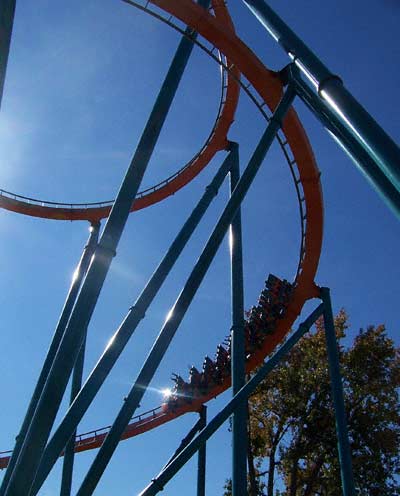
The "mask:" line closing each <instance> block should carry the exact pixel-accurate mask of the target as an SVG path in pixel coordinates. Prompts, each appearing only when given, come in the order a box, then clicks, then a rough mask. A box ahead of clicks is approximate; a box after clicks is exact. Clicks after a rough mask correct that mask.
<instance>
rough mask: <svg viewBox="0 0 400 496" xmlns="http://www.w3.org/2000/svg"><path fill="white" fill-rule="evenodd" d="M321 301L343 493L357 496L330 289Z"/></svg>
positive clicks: (325, 292)
mask: <svg viewBox="0 0 400 496" xmlns="http://www.w3.org/2000/svg"><path fill="white" fill-rule="evenodd" d="M321 299H322V301H323V305H324V324H325V335H326V347H327V351H328V364H329V373H330V376H331V387H332V398H333V405H334V407H335V422H336V433H337V440H338V452H339V462H340V474H341V478H342V491H343V496H355V494H356V492H355V488H354V479H353V468H352V462H351V451H350V443H349V434H348V430H347V418H346V409H345V405H344V394H343V384H342V377H341V374H340V365H339V353H338V343H337V340H336V332H335V324H334V320H333V312H332V303H331V297H330V291H329V289H328V288H321Z"/></svg>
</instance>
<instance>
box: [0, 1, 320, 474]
mask: <svg viewBox="0 0 400 496" xmlns="http://www.w3.org/2000/svg"><path fill="white" fill-rule="evenodd" d="M125 1H126V2H127V3H134V2H131V1H130V0H125ZM147 3H149V2H147ZM150 3H151V4H154V5H156V6H158V7H160V8H161V9H163V10H164V11H166V12H168V13H169V14H170V15H171V16H174V17H175V18H178V19H179V20H181V21H182V22H183V23H185V24H186V25H189V26H190V27H192V28H193V29H195V30H196V31H197V32H198V33H199V34H200V35H202V36H203V37H204V38H205V39H207V40H208V42H210V43H211V44H212V45H213V46H215V47H217V48H218V49H219V50H220V51H221V52H222V53H223V54H224V56H226V58H227V60H229V74H228V89H227V97H226V99H225V103H224V106H223V109H222V112H221V114H220V118H219V119H218V120H217V123H216V126H215V128H214V130H213V132H212V133H211V136H210V138H209V140H208V142H207V144H206V146H205V147H204V148H203V149H202V151H201V152H200V153H199V154H198V155H197V158H195V159H194V162H192V163H191V164H190V165H189V166H186V167H185V168H183V169H182V170H181V171H179V173H177V175H176V176H175V177H174V178H173V179H172V180H170V181H169V180H167V181H166V183H165V184H164V185H163V186H162V187H160V188H158V189H157V187H155V189H154V190H153V191H151V192H149V193H147V194H146V195H145V196H143V197H141V198H137V200H136V202H135V203H134V205H133V210H137V209H139V208H144V207H145V206H148V205H150V204H152V203H155V202H157V201H160V200H162V199H163V198H165V197H166V196H168V195H170V194H173V193H174V192H175V191H177V190H178V189H179V188H181V187H183V186H184V185H185V184H186V183H188V182H189V181H190V180H191V179H192V178H193V177H194V176H195V175H196V174H198V173H199V172H200V171H201V169H203V168H204V167H205V166H206V165H207V163H208V162H209V160H210V159H211V158H212V157H213V156H214V155H215V153H216V152H217V151H218V150H221V149H224V148H225V146H226V144H227V142H228V138H227V133H228V130H229V126H230V124H231V122H232V120H233V116H234V111H235V108H236V104H237V99H238V84H237V81H238V74H239V73H240V74H242V75H243V76H244V77H245V78H246V79H247V80H248V81H249V83H250V84H251V85H252V86H253V88H254V89H255V91H256V92H257V93H258V95H259V97H260V98H261V99H262V102H263V103H262V105H266V106H268V108H269V109H270V110H271V111H273V110H274V109H275V107H276V106H277V104H278V102H279V101H280V98H281V97H282V94H283V84H282V82H281V80H280V78H279V75H278V74H277V73H275V72H273V71H271V70H269V69H267V68H266V67H265V66H264V65H263V64H262V62H261V61H260V60H259V59H258V58H257V57H256V55H255V54H254V53H253V52H252V51H251V50H250V49H249V48H248V47H247V46H246V45H245V44H244V43H243V42H242V41H241V40H240V39H239V38H238V37H237V35H236V33H235V31H234V30H233V27H232V23H231V20H230V17H229V14H228V12H227V10H226V7H225V3H224V1H222V0H213V2H212V5H213V8H214V12H215V16H214V15H212V13H210V12H206V11H204V9H202V8H201V7H199V6H198V5H197V4H196V3H194V2H193V1H192V0H180V1H179V2H178V1H170V0H150ZM280 133H281V132H280ZM282 133H283V137H280V135H278V139H279V140H280V143H281V146H282V148H283V150H284V153H285V155H286V156H287V158H288V157H289V163H290V166H291V170H292V174H293V177H294V181H295V185H296V188H297V191H298V196H299V201H300V211H301V217H302V219H301V221H302V243H301V246H302V247H301V254H300V262H299V268H298V271H297V275H296V278H295V281H294V282H293V284H292V288H293V291H292V294H291V298H290V301H289V303H288V306H287V308H286V310H285V312H284V313H282V315H280V317H279V318H278V319H276V321H275V325H274V330H273V332H272V333H269V334H268V335H266V336H265V338H264V339H262V340H261V342H260V343H259V348H258V349H256V350H254V351H253V352H252V353H251V354H249V355H248V358H247V371H248V372H250V371H251V370H253V369H254V368H255V367H257V366H258V365H259V364H261V363H262V362H263V360H264V358H265V357H266V356H267V355H269V354H270V353H271V352H273V350H274V349H275V348H276V346H277V345H278V344H279V343H281V342H282V341H283V339H284V338H285V336H286V335H287V333H288V332H289V330H290V329H291V327H292V325H293V323H294V321H295V320H296V318H297V317H298V315H299V314H300V311H301V309H302V307H303V305H304V303H305V301H306V300H308V299H310V298H313V297H316V296H318V288H317V287H316V285H315V283H314V277H315V273H316V270H317V267H318V262H319V257H320V251H321V245H322V231H323V203H322V192H321V187H320V180H319V178H320V173H319V171H318V167H317V164H316V162H315V158H314V155H313V152H312V149H311V146H310V143H309V141H308V138H307V136H306V134H305V131H304V129H303V127H302V125H301V123H300V121H299V119H298V117H297V114H296V112H295V111H294V110H293V108H292V109H291V110H290V111H289V112H288V114H287V115H286V118H285V120H284V124H283V126H282ZM288 149H289V150H290V151H287V150H288ZM0 206H1V207H3V208H7V209H9V210H13V211H15V212H19V213H23V214H27V215H35V216H39V217H46V218H52V219H64V220H66V219H68V220H78V219H86V220H90V221H92V220H98V219H100V218H102V217H105V216H106V215H107V214H108V212H109V209H110V206H95V207H89V208H84V209H79V208H72V209H71V208H59V207H56V206H49V205H43V206H41V205H37V204H30V203H26V202H23V201H20V200H18V199H11V198H8V197H5V196H2V197H0ZM229 386H230V378H229V377H226V378H225V379H224V380H223V381H222V382H221V383H220V384H215V385H214V386H213V387H212V388H211V389H209V390H208V391H207V392H206V393H205V394H204V395H200V396H198V397H196V398H193V399H192V400H191V402H183V403H182V404H179V403H178V404H174V405H168V404H166V405H163V406H162V407H158V408H156V409H154V410H150V411H148V412H146V413H144V414H142V415H139V416H137V417H134V418H133V419H132V422H131V423H130V424H129V426H128V428H127V429H126V431H125V433H124V434H123V436H122V439H127V438H130V437H133V436H136V435H138V434H141V433H143V432H146V431H148V430H151V429H154V428H156V427H158V426H160V425H162V424H164V423H166V422H168V421H171V420H173V419H175V418H177V417H179V416H181V415H183V414H184V413H187V412H194V411H198V410H199V409H200V407H201V405H202V404H204V403H205V402H207V401H208V400H210V399H212V398H214V397H215V396H217V395H218V394H220V393H221V392H223V391H224V390H226V389H227V388H228V387H229ZM108 429H109V428H108V427H106V428H103V429H98V430H96V431H91V432H89V433H86V434H81V435H79V436H77V438H76V443H75V451H76V452H80V451H85V450H89V449H94V448H98V447H99V446H101V444H102V442H103V440H104V438H105V437H106V435H107V432H108ZM9 455H10V452H3V453H0V468H5V467H6V466H7V463H8V459H9Z"/></svg>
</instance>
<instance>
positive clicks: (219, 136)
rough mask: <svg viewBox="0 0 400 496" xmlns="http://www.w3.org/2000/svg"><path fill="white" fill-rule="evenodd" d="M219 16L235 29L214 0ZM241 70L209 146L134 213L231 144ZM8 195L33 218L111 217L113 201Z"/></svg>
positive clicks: (1, 202)
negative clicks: (73, 201) (83, 202)
mask: <svg viewBox="0 0 400 496" xmlns="http://www.w3.org/2000/svg"><path fill="white" fill-rule="evenodd" d="M212 5H213V10H214V13H215V18H217V19H218V20H219V21H221V23H223V25H224V29H226V30H228V31H229V30H234V26H233V23H232V19H231V17H230V15H229V13H228V10H227V8H226V6H225V4H224V2H220V1H219V0H212ZM238 79H239V72H238V70H237V69H235V68H233V69H232V70H230V71H228V75H227V88H226V97H225V99H224V102H223V104H222V108H221V112H220V114H219V115H218V118H217V120H216V122H215V125H214V128H213V131H212V134H211V135H210V136H209V138H208V140H207V142H206V144H205V146H204V147H203V148H202V149H201V150H200V152H199V154H198V155H196V156H195V157H194V158H193V159H192V160H191V161H190V162H189V163H188V164H187V165H186V166H185V167H183V168H182V169H181V170H180V171H178V172H177V173H176V174H175V175H174V176H172V177H171V178H169V179H166V180H165V181H164V182H161V183H160V184H158V185H156V186H154V187H152V188H148V189H147V190H146V191H143V192H141V193H139V194H138V197H137V198H136V199H135V201H134V202H133V204H132V208H131V212H133V211H134V210H141V209H142V208H146V207H149V206H150V205H154V204H155V203H158V202H160V201H162V200H164V199H165V198H167V197H168V196H171V195H173V194H175V193H176V192H177V191H178V190H180V189H181V188H183V187H184V186H185V185H186V184H188V183H189V182H190V181H191V180H192V179H194V178H195V177H196V176H197V175H198V174H199V173H200V172H201V171H202V170H203V169H204V168H205V167H206V166H207V165H208V164H209V163H210V161H211V160H212V159H213V157H214V156H215V154H216V153H217V152H219V151H221V150H224V149H225V148H226V147H227V144H228V139H227V135H228V132H229V129H230V127H231V125H232V123H233V121H234V117H235V112H236V108H237V104H238V100H239V92H240V88H239V83H238ZM4 193H7V194H4V195H3V194H0V208H4V209H6V210H11V211H12V212H16V213H19V214H23V215H30V216H32V217H41V218H45V219H53V220H70V221H73V220H88V221H89V222H97V221H99V220H101V219H104V218H105V217H108V216H109V214H110V211H111V208H112V203H111V204H108V205H102V203H109V202H98V203H97V204H96V203H95V204H87V205H84V206H82V208H80V207H79V206H77V205H79V204H76V206H74V204H71V205H70V206H69V205H65V204H61V203H60V204H59V205H57V203H56V202H45V201H43V202H41V201H40V200H35V199H30V200H32V203H31V202H30V201H28V199H27V198H25V201H24V198H23V197H19V195H13V194H12V193H10V194H8V192H4Z"/></svg>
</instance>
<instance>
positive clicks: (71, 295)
mask: <svg viewBox="0 0 400 496" xmlns="http://www.w3.org/2000/svg"><path fill="white" fill-rule="evenodd" d="M99 229H100V223H97V224H92V225H91V226H90V229H89V231H90V232H89V238H88V241H87V243H86V245H85V247H84V249H83V253H82V256H81V258H80V260H79V263H78V265H77V268H76V270H75V273H74V277H73V278H72V281H71V286H70V289H69V291H68V295H67V298H66V300H65V303H64V306H63V309H62V311H61V315H60V319H59V321H58V323H57V327H56V330H55V331H54V335H53V338H52V341H51V344H50V347H49V350H48V352H47V355H46V358H45V360H44V363H43V367H42V370H41V372H40V374H39V378H38V380H37V383H36V386H35V389H34V392H33V394H32V398H31V400H30V402H29V406H28V409H27V412H26V414H25V418H24V421H23V422H22V426H21V429H20V431H19V433H18V436H17V439H16V442H15V446H14V449H13V453H12V455H11V459H10V461H9V463H8V467H7V471H6V473H5V475H4V478H3V481H2V484H1V488H0V496H3V495H4V494H5V490H6V489H7V485H8V483H9V481H10V477H11V474H12V471H13V469H14V467H15V463H16V461H17V459H18V456H19V453H20V451H21V448H22V445H23V442H24V439H25V436H26V433H27V432H28V429H29V425H30V423H31V420H32V416H33V414H34V413H35V410H36V407H37V404H38V402H39V399H40V396H41V394H42V392H43V388H44V386H45V383H46V380H47V376H48V374H49V372H50V369H51V366H52V364H53V361H54V357H55V356H56V353H57V349H58V347H59V345H60V342H61V339H62V337H63V334H64V332H65V328H66V326H67V323H68V320H69V318H70V316H71V312H72V309H73V307H74V304H75V301H76V298H77V296H78V293H79V289H80V287H81V284H82V280H83V278H84V277H85V274H86V272H87V269H88V267H89V264H90V260H91V258H92V256H93V253H94V251H95V248H96V245H97V241H98V237H99Z"/></svg>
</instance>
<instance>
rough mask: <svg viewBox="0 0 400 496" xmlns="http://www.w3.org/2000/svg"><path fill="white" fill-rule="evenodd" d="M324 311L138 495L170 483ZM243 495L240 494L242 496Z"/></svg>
mask: <svg viewBox="0 0 400 496" xmlns="http://www.w3.org/2000/svg"><path fill="white" fill-rule="evenodd" d="M323 309H324V305H323V303H321V304H320V305H319V306H318V307H317V308H316V309H315V310H314V311H313V312H312V313H311V314H310V315H309V316H308V317H307V318H306V320H305V321H304V322H303V323H302V324H300V325H299V328H298V330H297V331H296V332H295V333H293V334H292V335H291V336H290V337H289V338H288V340H287V341H285V343H284V344H283V345H281V347H280V348H279V349H278V351H276V352H275V354H274V355H273V356H272V357H271V358H270V359H269V360H268V361H267V362H266V363H264V364H263V365H262V366H261V367H260V369H259V370H258V371H257V372H256V373H255V374H254V375H253V377H252V378H251V379H250V380H249V381H248V382H247V383H246V384H245V385H244V386H243V387H242V389H241V390H240V391H239V392H238V393H237V394H236V395H235V396H234V397H233V398H232V399H231V400H230V401H229V402H228V403H227V404H226V405H225V406H224V408H223V409H222V410H221V411H220V412H219V413H217V415H216V416H215V417H214V418H213V419H212V420H211V421H210V422H209V423H208V425H207V427H205V428H204V429H203V430H202V431H201V432H200V433H199V435H198V436H197V437H196V438H195V439H193V441H192V442H191V443H190V444H189V445H188V446H186V448H185V449H184V450H183V451H181V453H179V455H178V456H177V457H175V458H174V460H172V461H171V463H169V464H168V466H166V467H164V468H163V470H162V471H161V472H160V473H159V474H158V476H157V477H156V478H154V479H153V480H152V482H151V483H150V484H149V485H148V486H147V487H146V488H145V489H144V490H143V491H142V492H141V493H140V494H139V496H155V495H156V494H157V493H159V492H160V491H162V489H163V488H164V486H165V485H166V484H167V483H168V481H170V480H171V479H172V478H173V477H174V475H175V474H176V473H177V472H178V471H179V470H180V469H181V468H182V467H183V466H184V465H185V463H186V462H187V461H188V460H190V458H191V457H192V456H193V455H194V454H195V453H196V451H197V450H198V449H199V448H200V446H202V445H203V443H205V442H206V441H207V440H208V439H209V438H210V437H211V436H212V435H213V434H214V433H215V432H216V431H217V430H218V429H219V428H220V427H221V425H222V424H223V423H224V422H225V421H226V420H227V419H228V418H229V417H230V415H232V413H233V412H234V410H235V409H236V408H237V406H238V405H240V404H241V403H242V402H243V400H247V398H248V397H249V396H250V394H251V393H252V392H253V391H254V390H255V389H256V388H257V386H259V385H260V383H261V382H262V381H263V380H264V379H265V378H266V377H267V375H268V374H269V373H270V372H271V370H273V369H274V368H275V367H276V366H277V365H278V364H279V362H280V361H281V360H282V358H283V357H284V356H285V355H287V353H289V351H290V350H291V349H292V348H293V346H295V345H296V344H297V343H298V341H299V340H300V339H301V338H302V337H303V336H304V334H305V333H306V332H307V331H308V330H309V329H310V327H311V326H312V325H313V324H314V323H315V321H316V320H317V319H318V318H319V317H320V316H321V315H322V312H323ZM245 494H246V493H244V495H242V496H245Z"/></svg>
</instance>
